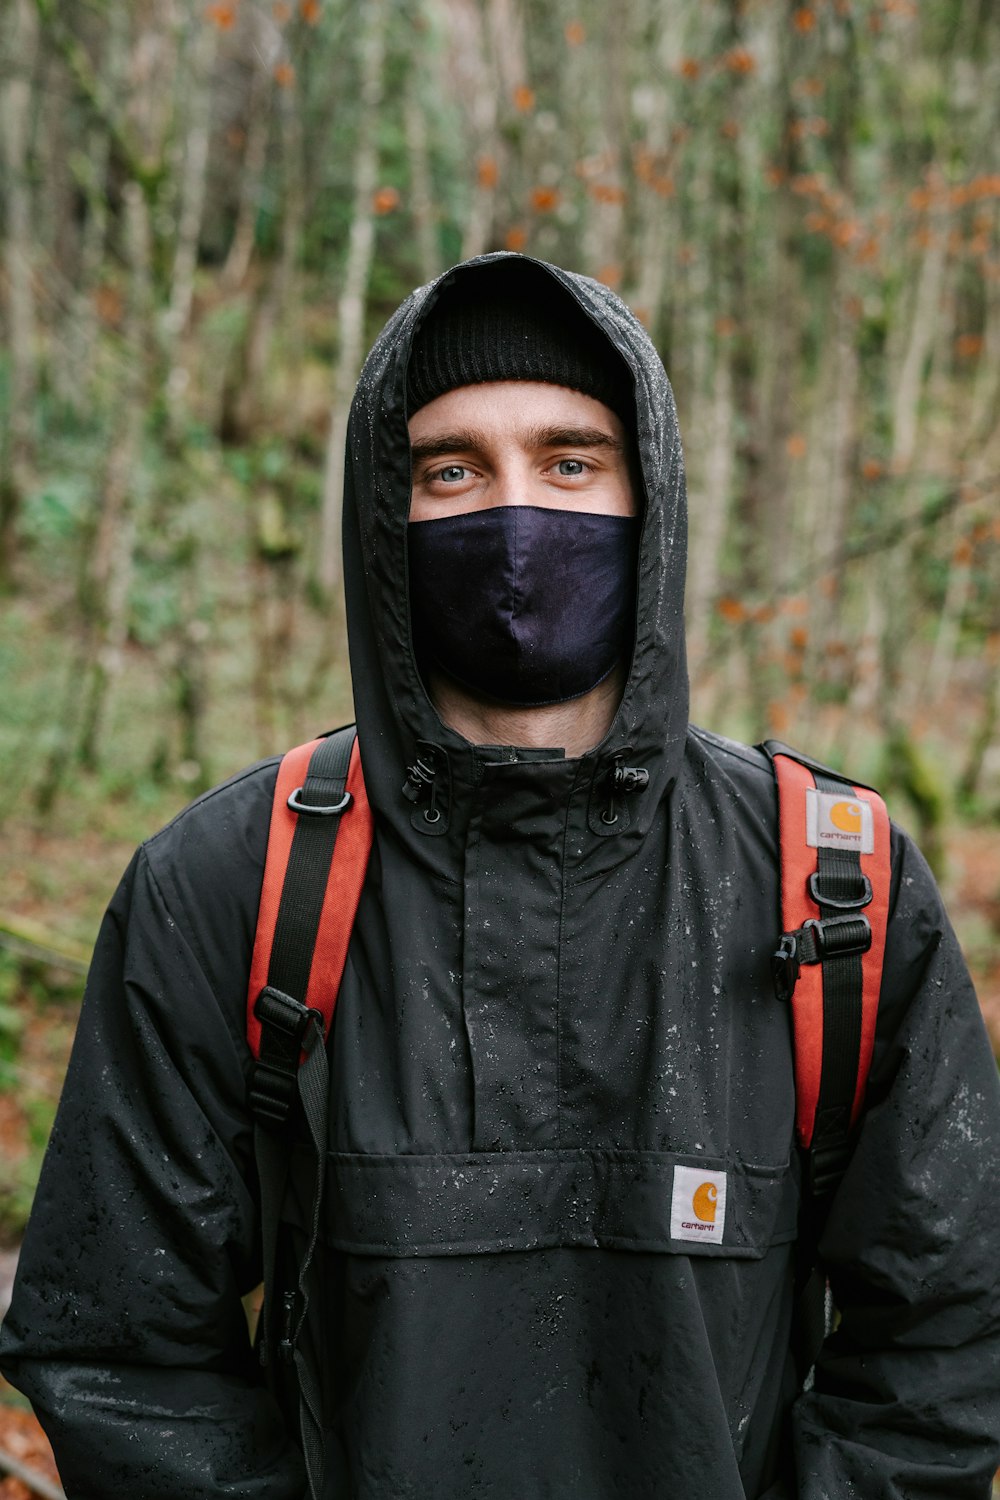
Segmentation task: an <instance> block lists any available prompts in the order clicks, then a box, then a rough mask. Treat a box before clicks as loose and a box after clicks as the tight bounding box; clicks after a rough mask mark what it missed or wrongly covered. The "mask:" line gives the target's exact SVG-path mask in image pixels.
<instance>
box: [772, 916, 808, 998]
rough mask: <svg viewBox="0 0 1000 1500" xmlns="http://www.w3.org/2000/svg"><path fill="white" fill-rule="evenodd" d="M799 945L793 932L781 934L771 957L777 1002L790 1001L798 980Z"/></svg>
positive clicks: (799, 966)
mask: <svg viewBox="0 0 1000 1500" xmlns="http://www.w3.org/2000/svg"><path fill="white" fill-rule="evenodd" d="M800 968H801V961H800V959H799V945H798V943H797V941H796V934H795V933H794V932H783V933H782V934H781V941H780V943H779V944H778V948H777V951H776V952H775V953H774V954H773V955H772V957H771V974H772V977H773V979H774V993H775V994H776V995H777V997H778V999H779V1000H786V1001H787V1000H790V999H791V998H792V996H793V994H794V993H795V986H796V984H797V983H798V979H799V969H800Z"/></svg>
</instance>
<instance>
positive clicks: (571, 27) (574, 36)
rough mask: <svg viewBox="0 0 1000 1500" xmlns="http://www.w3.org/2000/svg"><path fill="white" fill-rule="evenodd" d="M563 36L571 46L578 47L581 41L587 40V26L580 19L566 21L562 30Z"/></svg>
mask: <svg viewBox="0 0 1000 1500" xmlns="http://www.w3.org/2000/svg"><path fill="white" fill-rule="evenodd" d="M563 36H565V38H566V40H567V42H569V44H570V46H571V47H579V46H580V44H581V43H582V42H585V41H586V40H587V28H586V26H584V24H583V22H582V21H567V23H566V26H565V28H564V30H563Z"/></svg>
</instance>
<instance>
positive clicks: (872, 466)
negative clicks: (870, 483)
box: [861, 458, 883, 479]
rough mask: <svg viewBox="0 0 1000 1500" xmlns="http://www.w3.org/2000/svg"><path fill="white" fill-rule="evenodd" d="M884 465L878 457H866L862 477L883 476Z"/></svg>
mask: <svg viewBox="0 0 1000 1500" xmlns="http://www.w3.org/2000/svg"><path fill="white" fill-rule="evenodd" d="M882 472H883V466H882V465H881V464H880V463H879V461H878V459H877V458H866V459H865V461H864V463H863V464H862V465H861V477H862V479H879V478H881V476H882Z"/></svg>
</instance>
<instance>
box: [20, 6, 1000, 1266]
mask: <svg viewBox="0 0 1000 1500" xmlns="http://www.w3.org/2000/svg"><path fill="white" fill-rule="evenodd" d="M998 141H1000V7H998V6H997V5H995V4H994V3H992V0H921V3H920V4H917V3H916V0H808V3H802V4H797V3H795V0H629V3H627V4H623V5H621V6H616V7H612V6H609V5H607V4H604V3H597V0H546V3H544V4H543V3H540V0H407V3H405V4H404V3H403V0H274V3H271V0H216V3H208V4H206V3H204V0H155V3H153V0H133V3H130V4H127V5H125V4H121V3H115V0H5V4H4V5H3V8H2V11H0V174H2V192H0V207H2V220H0V235H2V242H0V315H2V330H3V347H2V353H0V587H2V590H3V593H2V600H0V604H2V613H3V624H2V635H0V721H2V722H0V830H2V832H0V837H2V875H3V878H2V889H0V1244H3V1243H6V1244H7V1245H13V1244H15V1243H16V1241H17V1238H18V1235H19V1232H20V1229H21V1227H22V1225H23V1221H24V1216H25V1214H26V1212H27V1208H28V1206H29V1204H30V1200H31V1194H32V1191H33V1187H34V1182H35V1176H36V1173H37V1163H38V1156H39V1152H40V1149H41V1146H42V1145H43V1143H44V1140H45V1138H46V1135H47V1132H48V1129H49V1126H50V1124H51V1119H52V1112H53V1109H54V1104H55V1100H56V1097H57V1094H58V1089H59V1084H60V1081H61V1077H62V1071H63V1068H64V1066H65V1059H66V1049H67V1046H68V1042H69V1039H70V1037H71V1035H72V1030H73V1025H74V1021H75V1016H76V1011H77V1007H78V1005H79V1000H80V992H81V987H82V975H83V972H84V968H85V964H86V960H87V956H88V953H89V949H90V947H91V944H92V942H93V938H94V934H95V931H96V927H97V923H98V921H99V918H100V914H101V911H102V909H103V907H104V905H105V903H106V901H107V899H108V897H109V895H110V892H111V890H112V888H113V886H114V884H115V882H116V880H117V878H118V875H119V873H120V871H121V869H122V867H123V866H124V864H125V863H126V861H127V859H128V857H129V854H130V852H131V849H132V847H133V846H134V844H135V843H136V842H137V841H138V840H140V839H141V838H143V837H145V836H146V835H148V834H149V833H151V832H152V831H153V830H154V829H155V828H156V827H157V826H159V825H160V824H161V823H163V822H164V821H165V820H166V819H167V818H169V817H170V816H172V814H173V813H174V812H175V811H176V810H177V809H178V808H179V807H180V806H181V805H182V804H183V803H184V802H186V801H187V800H189V799H190V798H191V797H192V796H194V795H196V794H197V793H198V792H199V791H200V790H201V789H202V788H204V787H206V786H208V785H210V784H211V783H212V782H214V781H216V780H218V779H220V778H222V777H223V776H225V775H226V774H228V773H229V772H231V771H234V770H236V769H237V768H238V767H239V766H241V765H243V764H245V763H247V762H248V761H251V760H253V759H255V758H257V757H259V756H264V755H268V754H271V753H273V752H276V751H280V750H283V749H285V748H286V747H288V746H289V745H291V744H294V743H296V742H297V741H298V740H301V739H304V738H307V737H308V736H310V735H311V734H312V733H313V732H315V731H318V730H322V729H324V728H327V727H330V726H331V725H334V724H337V723H342V722H344V721H345V720H347V719H349V718H350V717H351V705H350V682H349V678H348V669H347V662H346V655H345V647H344V633H343V623H342V615H341V599H340V574H339V555H338V552H339V537H338V528H339V511H340V501H341V469H342V460H343V444H344V428H345V423H346V416H347V409H348V404H349V399H350V394H351V391H352V388H353V385H354V381H355V378H356V375H357V371H358V368H359V366H360V363H361V360H362V358H363V355H364V353H365V351H366V350H367V348H368V346H369V344H370V342H371V340H372V338H373V336H374V335H375V333H376V332H377V331H378V329H379V327H380V326H381V324H382V323H383V321H384V319H385V318H386V317H387V316H388V314H389V313H390V312H391V311H392V309H393V308H394V307H395V306H396V304H397V303H398V302H399V301H400V300H401V299H402V298H403V297H404V296H405V295H406V293H407V292H408V291H409V290H410V289H411V288H412V287H413V286H415V285H417V284H419V283H421V282H424V281H426V280H427V279H429V278H430V277H432V276H434V275H436V274H437V273H438V272H439V271H441V270H442V269H444V268H445V267H446V266H448V265H449V264H450V263H452V262H454V261H456V260H458V259H460V258H462V257H464V256H468V255H472V254H475V253H478V252H480V251H484V250H491V249H496V248H503V247H507V248H511V249H516V250H525V251H527V252H529V253H532V254H538V255H540V256H542V257H545V258H548V259H552V260H555V261H558V262H559V263H560V264H562V265H565V266H568V267H570V268H572V269H574V270H577V271H583V272H586V273H587V274H589V275H591V276H594V277H598V278H600V279H601V280H603V281H605V282H607V283H608V284H609V285H611V286H613V287H615V288H616V289H617V290H618V292H619V293H620V294H621V295H622V296H623V297H624V298H625V299H626V300H627V301H628V302H629V304H630V305H631V306H632V307H633V308H634V309H635V311H636V313H637V314H638V316H639V317H640V318H641V319H642V320H643V322H644V323H645V324H646V326H647V327H648V329H649V331H650V333H651V334H652V336H653V338H654V340H655V341H656V343H657V345H658V347H659V349H660V351H661V352H662V354H663V357H664V360H665V363H666V365H667V369H668V371H669V372H670V375H671V377H672V380H673V382H674V385H675V388H676V392H677V398H678V405H679V408H680V416H681V425H682V431H683V433H684V436H685V440H686V452H687V463H688V470H689V480H690V500H691V569H690V582H689V626H690V643H691V664H692V677H693V689H694V692H693V698H694V715H695V717H696V719H698V720H699V721H700V722H702V723H704V724H706V725H708V726H709V727H711V728H714V729H716V730H719V731H722V732H724V733H729V734H733V735H736V736H739V737H741V738H746V739H750V740H756V739H760V738H762V737H764V736H767V735H777V736H779V737H781V738H784V739H787V740H790V741H792V742H794V743H796V744H798V745H800V746H802V747H803V748H805V749H807V750H808V751H810V752H811V753H812V754H813V755H816V756H819V757H822V758H824V759H828V760H830V761H832V762H834V763H836V764H837V765H840V766H845V767H849V768H850V769H851V770H852V771H853V772H854V774H855V775H856V776H858V777H859V778H862V779H865V780H870V781H873V782H874V783H875V784H876V785H878V786H880V787H881V788H882V789H883V790H884V791H885V792H886V794H887V795H888V797H889V799H890V803H891V806H892V808H893V811H894V812H895V814H896V816H897V818H898V819H899V821H901V822H902V823H903V824H904V825H906V826H908V827H909V828H910V829H911V830H912V831H913V832H915V833H916V835H917V837H918V839H919V840H920V842H921V844H922V847H923V848H924V850H925V852H926V853H927V855H928V856H929V858H930V859H931V861H932V863H933V864H934V867H935V869H936V871H937V873H938V875H939V878H940V879H941V881H942V883H943V885H944V888H945V891H946V895H947V898H948V900H949V903H950V906H951V909H952V912H953V916H954V920H955V922H956V925H957V927H958V929H959V933H960V936H961V938H962V941H963V944H964V947H965V950H966V953H967V955H968V958H969V961H970V963H971V964H972V966H973V969H974V971H975V974H976V978H977V982H978V984H979V987H980V992H981V995H982V998H983V1004H984V1009H985V1010H986V1012H987V1015H988V1018H989V1020H990V1023H991V1025H992V1028H993V1035H994V1039H995V1043H996V1045H998V1046H1000V952H998V948H1000V944H998V930H1000V840H998V838H997V827H998V821H1000V734H998V728H997V718H998V689H1000V587H998V585H1000V506H998V503H997V496H998V489H1000V158H998V148H997V143H998Z"/></svg>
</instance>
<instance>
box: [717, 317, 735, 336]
mask: <svg viewBox="0 0 1000 1500" xmlns="http://www.w3.org/2000/svg"><path fill="white" fill-rule="evenodd" d="M715 331H716V333H717V334H718V336H719V338H720V339H731V338H732V336H733V334H734V333H737V332H738V331H739V324H738V323H737V321H736V319H735V318H729V317H725V316H723V317H721V318H716V320H715Z"/></svg>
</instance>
